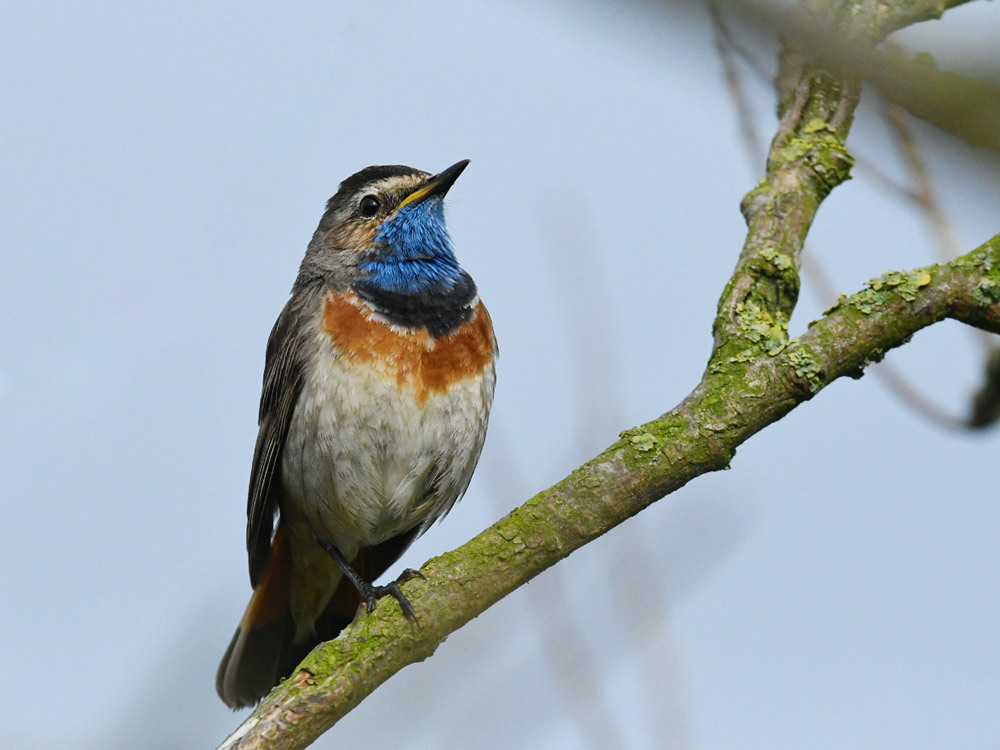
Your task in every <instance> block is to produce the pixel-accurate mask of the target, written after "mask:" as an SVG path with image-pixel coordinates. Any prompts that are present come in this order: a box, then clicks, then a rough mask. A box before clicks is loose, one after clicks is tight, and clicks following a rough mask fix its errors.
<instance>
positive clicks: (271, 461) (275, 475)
mask: <svg viewBox="0 0 1000 750" xmlns="http://www.w3.org/2000/svg"><path fill="white" fill-rule="evenodd" d="M301 302H302V300H301V299H300V298H297V297H296V296H293V297H292V298H291V299H289V300H288V304H286V305H285V308H284V309H283V310H282V311H281V315H279V316H278V320H277V321H276V322H275V324H274V328H273V329H272V330H271V336H270V338H269V339H268V341H267V356H266V359H265V363H264V388H263V391H262V393H261V396H260V413H259V415H258V425H259V427H258V432H257V445H256V447H255V448H254V452H253V467H252V468H251V470H250V493H249V497H248V498H247V555H248V556H249V558H250V583H251V585H253V586H254V587H256V586H257V584H258V583H259V582H260V579H261V577H262V576H263V574H264V569H265V568H266V566H267V561H268V558H269V556H270V552H271V533H272V531H273V529H274V517H275V514H276V513H277V512H278V509H279V508H280V505H281V503H280V495H281V452H282V449H283V447H284V445H285V437H286V436H287V435H288V425H289V424H290V423H291V420H292V413H293V412H294V411H295V403H296V402H297V401H298V398H299V393H300V392H301V390H302V381H303V370H304V367H303V363H302V357H301V349H302V346H301V335H300V332H301V330H302V326H300V325H298V324H299V322H300V319H301V318H300V316H301Z"/></svg>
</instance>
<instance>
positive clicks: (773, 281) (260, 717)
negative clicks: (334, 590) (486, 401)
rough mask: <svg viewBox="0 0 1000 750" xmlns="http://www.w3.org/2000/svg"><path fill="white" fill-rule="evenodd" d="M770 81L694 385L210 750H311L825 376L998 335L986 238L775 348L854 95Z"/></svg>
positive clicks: (386, 604) (434, 566) (824, 78)
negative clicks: (982, 332)
mask: <svg viewBox="0 0 1000 750" xmlns="http://www.w3.org/2000/svg"><path fill="white" fill-rule="evenodd" d="M948 4H954V3H953V2H952V3H948ZM839 7H840V9H841V11H843V14H842V18H841V21H840V23H842V24H847V28H848V30H851V29H854V26H853V24H855V23H861V24H863V25H864V27H863V29H855V31H854V33H862V31H863V32H864V35H865V36H867V38H869V39H875V38H879V37H880V36H881V34H882V33H883V32H884V33H888V30H891V29H892V28H898V26H899V25H901V24H900V23H899V22H897V20H896V18H895V16H893V14H892V12H891V8H890V11H886V6H885V5H884V4H878V3H874V2H868V3H867V4H866V3H864V2H862V3H856V4H848V5H842V6H839ZM914 8H919V9H920V13H917V14H916V16H919V17H921V18H926V17H932V16H936V15H939V14H940V11H941V9H942V8H941V6H940V5H939V4H935V3H929V2H926V0H924V1H921V0H906V2H903V3H901V9H900V10H899V13H900V14H901V17H902V18H905V19H906V22H907V23H908V22H912V21H913V20H918V19H917V18H916V17H914ZM873 13H874V14H875V15H874V16H873V15H872V14H873ZM873 19H874V20H873ZM873 29H874V30H875V31H873ZM875 32H877V33H875ZM779 83H780V85H781V87H782V94H783V96H782V106H781V109H780V111H781V122H780V125H779V129H778V134H777V136H776V137H775V139H774V142H773V143H772V145H771V152H770V154H769V157H768V164H767V176H766V177H765V179H764V180H763V181H762V182H761V184H760V185H758V186H757V187H756V188H754V190H752V191H751V192H750V193H749V194H748V195H747V196H746V198H745V199H744V201H743V210H744V215H745V216H746V218H747V223H748V226H749V231H748V236H747V240H746V243H745V244H744V247H743V250H742V252H741V254H740V257H739V261H738V263H737V267H736V269H735V271H734V274H733V277H732V279H731V280H730V281H729V283H728V284H727V285H726V288H725V290H724V292H723V294H722V298H721V299H720V301H719V310H718V315H717V318H716V321H715V326H714V335H715V341H714V348H713V352H712V355H711V358H710V360H709V364H708V368H707V369H706V372H705V375H704V376H703V378H702V381H701V382H700V383H699V384H698V386H697V387H696V388H695V389H694V391H693V392H692V393H691V394H690V395H689V396H688V397H687V398H686V399H685V400H684V401H682V402H681V403H680V404H679V405H678V406H676V407H675V408H674V409H672V410H671V411H669V412H667V413H666V414H664V415H662V416H661V417H658V418H657V419H654V420H652V421H651V422H647V423H646V424H644V425H641V426H640V427H636V428H634V429H631V430H626V431H625V432H623V433H622V434H621V437H620V439H619V440H618V441H617V442H615V443H614V444H613V445H612V446H610V447H609V448H608V449H607V450H605V451H604V452H603V453H601V454H600V455H598V456H597V457H595V458H594V459H592V460H591V461H588V462H587V463H586V464H584V465H583V466H581V467H580V468H579V469H577V470H576V471H574V472H573V473H572V474H570V475H569V476H568V477H566V478H565V479H563V480H562V481H561V482H559V483H558V484H556V485H554V486H552V487H550V488H549V489H547V490H545V491H543V492H540V493H539V494H537V495H535V496H534V497H533V498H531V499H530V500H528V501H527V502H526V503H524V505H522V506H521V507H519V508H517V509H516V510H514V511H513V512H512V513H510V514H509V515H508V516H506V517H505V518H503V519H501V520H500V521H498V522H497V523H495V524H493V525H492V526H491V527H490V528H488V529H486V530H485V531H484V532H482V533H481V534H479V535H478V536H476V537H475V538H474V539H472V540H470V541H469V542H467V543H466V544H464V545H463V546H461V547H459V548H458V549H456V550H453V551H451V552H448V553H446V554H444V555H441V556H440V557H436V558H432V559H431V560H428V561H427V562H426V563H425V564H424V566H423V567H422V571H423V573H424V574H425V575H426V577H427V580H424V581H419V580H415V581H411V582H409V583H407V584H405V585H406V589H407V590H406V594H407V597H408V598H409V599H410V601H411V602H412V603H413V605H414V608H415V609H416V611H417V612H418V613H419V616H420V621H419V623H418V624H416V625H415V624H414V623H412V622H410V621H407V620H406V619H405V618H404V617H403V615H402V612H401V611H400V609H399V605H398V604H397V603H396V602H395V600H392V599H388V598H386V599H383V600H382V601H381V602H380V603H379V605H378V607H377V609H376V611H375V612H374V613H373V614H371V615H370V616H367V617H359V618H358V619H356V620H355V622H354V623H352V624H351V625H350V626H349V627H348V628H346V629H345V630H344V631H343V632H342V633H341V634H340V636H339V637H337V638H336V639H334V640H332V641H329V642H326V643H323V644H321V645H320V646H318V647H317V648H316V649H314V650H313V652H312V653H311V654H309V656H308V657H306V659H305V660H304V661H303V662H302V663H301V664H300V665H299V668H298V670H297V672H296V673H295V674H294V675H292V676H291V677H290V678H289V679H288V680H286V681H285V682H283V683H282V684H280V685H278V686H277V687H276V688H275V689H274V690H273V691H272V692H271V694H270V695H268V696H267V697H266V698H265V699H264V700H263V701H262V702H261V704H260V705H259V706H258V707H257V709H256V710H255V711H254V712H253V713H252V714H251V715H250V717H248V718H247V720H246V721H244V722H243V724H241V725H240V727H239V728H237V730H236V731H235V732H234V733H233V734H232V735H231V736H230V738H229V739H228V740H227V741H226V742H225V743H223V745H222V746H220V748H219V750H227V749H229V748H241V749H243V750H246V749H248V748H268V749H269V750H284V749H291V748H303V747H306V746H308V745H309V744H311V743H312V742H313V740H315V739H316V738H317V737H318V736H319V735H320V734H322V733H323V732H324V731H326V730H327V729H329V728H330V727H331V726H333V724H334V723H336V722H337V720H339V719H340V718H341V717H342V716H344V715H345V714H347V713H348V712H349V711H351V710H352V709H353V708H354V707H355V706H356V705H358V703H360V702H361V701H362V700H363V699H364V698H365V697H366V696H367V695H369V694H370V693H371V692H372V691H373V690H375V688H377V687H378V686H379V685H380V684H382V683H383V682H384V681H385V680H387V679H388V678H389V677H391V676H392V675H393V674H395V673H396V672H398V671H399V670H400V669H402V668H403V667H405V666H406V665H408V664H412V663H414V662H418V661H422V660H423V659H426V658H427V657H428V656H430V655H431V654H433V653H434V651H435V650H436V649H437V647H438V645H439V644H440V643H441V642H443V641H444V640H445V638H446V637H447V636H448V635H449V634H450V633H452V632H453V631H455V630H457V629H458V628H460V627H462V626H463V625H465V624H466V623H467V622H468V621H469V620H471V619H472V618H474V617H476V616H478V615H479V614H481V613H483V612H484V611H486V610H487V609H488V608H489V607H490V606H491V605H493V604H494V603H495V602H497V601H498V600H500V599H501V598H503V597H504V596H506V595H507V594H509V593H511V592H512V591H514V590H515V589H516V588H518V587H519V586H521V585H523V584H524V583H526V582H528V581H529V580H531V579H532V578H534V577H535V576H537V575H538V574H539V573H541V572H542V571H543V570H545V569H546V568H548V567H549V566H551V565H553V564H555V563H556V562H558V561H559V560H561V559H563V558H565V557H567V556H568V555H569V554H570V553H572V552H573V551H574V550H576V549H578V548H579V547H581V546H583V545H584V544H586V543H587V542H589V541H592V540H594V539H596V538H597V537H599V536H600V535H601V534H604V533H605V532H607V531H608V530H610V529H612V528H614V527H615V526H617V525H618V524H620V523H622V522H623V521H625V520H626V519H628V518H630V517H632V516H634V515H635V514H636V513H638V512H639V511H641V510H642V509H643V508H645V507H647V506H648V505H650V504H651V503H653V502H654V501H656V500H658V499H659V498H661V497H664V496H665V495H668V494H669V493H671V492H673V491H675V490H677V489H679V488H680V487H683V486H684V485H685V484H687V483H688V482H689V481H691V480H692V479H694V478H695V477H697V476H700V475H702V474H704V473H706V472H710V471H716V470H719V469H724V468H727V467H728V466H729V463H730V461H731V460H732V458H733V456H734V455H735V452H736V448H737V446H739V445H740V444H741V443H743V442H744V441H745V440H747V439H748V438H749V437H751V436H752V435H754V434H755V433H756V432H758V431H759V430H761V429H763V428H764V427H766V426H767V425H769V424H772V423H773V422H775V421H777V420H779V419H781V418H782V417H784V416H785V415H786V414H787V413H788V412H789V411H791V410H792V409H793V408H795V407H796V406H797V405H798V404H800V403H802V402H803V401H806V400H808V399H810V398H812V396H813V395H815V394H816V393H818V392H819V391H820V390H821V389H822V388H824V387H825V386H826V385H828V384H829V383H831V382H833V381H834V380H836V379H837V378H839V377H842V376H844V375H849V376H851V377H859V376H860V375H861V373H862V372H863V370H864V367H865V366H866V365H867V364H868V363H869V362H872V361H877V360H878V359H880V358H881V357H882V356H884V354H885V352H886V351H888V350H889V349H891V348H893V347H895V346H899V345H900V344H902V343H905V342H906V341H908V340H909V338H910V336H912V335H913V333H915V332H916V331H918V330H920V329H921V328H923V327H925V326H928V325H931V324H933V323H935V322H937V321H939V320H942V319H943V318H947V317H950V318H954V319H956V320H961V321H964V322H966V323H969V324H971V325H974V326H978V327H981V328H984V329H986V330H991V331H995V332H1000V235H998V236H997V237H994V238H993V239H992V240H990V241H989V242H987V243H986V244H984V245H982V246H981V247H979V248H977V249H976V250H974V251H973V252H971V253H969V254H967V255H965V256H962V257H960V258H957V259H955V260H953V261H951V262H949V263H946V264H942V265H935V266H928V267H926V268H921V269H917V270H915V271H912V272H910V273H898V272H890V273H887V274H885V275H884V276H883V277H881V278H880V279H876V280H873V281H872V282H870V284H869V286H868V288H866V289H864V290H862V291H860V292H858V293H857V294H855V295H853V296H852V297H850V298H842V299H841V300H840V301H839V302H838V304H837V305H836V306H835V307H834V308H833V309H832V310H830V311H828V312H827V314H826V315H825V316H824V317H823V318H822V319H821V320H819V321H817V322H814V323H813V324H811V325H810V327H809V328H808V330H807V331H806V332H805V333H804V334H803V335H802V336H801V337H800V338H798V339H795V340H791V341H789V340H788V334H787V321H788V317H789V316H790V314H791V311H792V309H793V308H794V305H795V302H796V299H797V296H798V286H799V280H798V261H799V254H800V252H801V249H802V245H803V243H804V240H805V236H806V233H807V232H808V230H809V227H810V225H811V223H812V219H813V217H814V216H815V213H816V210H817V209H818V207H819V204H820V202H821V201H822V200H823V198H825V196H826V195H827V194H828V193H829V191H830V190H832V189H833V188H834V187H835V186H836V185H838V184H839V183H840V182H842V181H843V180H845V179H847V177H848V173H849V169H850V166H851V163H852V161H851V158H850V156H849V155H848V153H847V150H846V148H845V147H844V138H845V137H846V135H847V131H848V128H849V127H850V122H851V118H852V117H853V112H854V107H855V105H856V103H857V85H856V83H855V81H854V80H852V79H850V78H848V79H843V80H841V79H838V78H836V77H834V76H833V75H832V74H830V73H828V72H825V71H824V70H822V69H819V68H817V67H816V66H815V65H814V64H812V63H810V62H809V61H808V60H806V59H805V58H804V57H803V56H802V55H801V54H799V53H797V52H794V51H792V52H789V53H787V54H786V55H785V57H784V65H783V70H782V75H781V76H780V81H779Z"/></svg>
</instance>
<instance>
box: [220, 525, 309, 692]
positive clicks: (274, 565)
mask: <svg viewBox="0 0 1000 750" xmlns="http://www.w3.org/2000/svg"><path fill="white" fill-rule="evenodd" d="M291 575H292V559H291V552H290V549H289V546H288V538H287V537H286V535H285V532H284V529H282V528H281V527H280V526H279V527H278V530H277V532H276V533H275V535H274V541H273V543H272V545H271V558H270V561H269V562H268V566H267V569H266V570H265V572H264V577H263V578H262V579H261V582H260V583H259V584H258V585H257V588H256V589H254V592H253V596H252V597H251V598H250V603H249V604H248V605H247V609H246V612H245V613H244V615H243V619H242V620H241V621H240V626H239V627H238V628H237V629H236V633H235V634H234V635H233V640H232V641H230V643H229V648H228V649H226V655H225V656H223V657H222V663H221V664H220V665H219V672H218V674H217V675H216V678H215V689H216V690H217V691H218V692H219V697H221V698H222V700H223V701H225V703H226V705H228V706H229V707H230V708H242V707H243V706H252V705H253V704H255V703H256V702H257V701H259V700H260V699H261V698H262V697H264V696H265V695H267V693H268V691H270V689H271V688H272V687H274V686H275V685H276V684H277V683H278V681H279V680H281V678H283V677H287V676H288V675H289V674H290V673H291V671H292V670H293V669H294V668H295V666H296V665H297V664H298V663H299V662H300V661H301V660H302V659H303V658H304V657H305V656H306V654H307V653H309V650H310V649H311V648H312V646H313V645H315V644H313V643H306V644H296V643H295V642H294V639H295V622H294V620H293V619H292V611H291V607H290V606H289V601H290V591H291Z"/></svg>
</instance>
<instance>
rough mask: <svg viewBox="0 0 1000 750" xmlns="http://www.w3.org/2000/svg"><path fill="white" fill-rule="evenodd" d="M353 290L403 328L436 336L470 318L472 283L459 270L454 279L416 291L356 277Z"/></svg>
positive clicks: (447, 331)
mask: <svg viewBox="0 0 1000 750" xmlns="http://www.w3.org/2000/svg"><path fill="white" fill-rule="evenodd" d="M352 288H353V290H354V293H355V294H357V295H358V297H360V298H361V299H362V300H364V301H365V302H367V303H368V304H369V305H371V307H372V309H373V310H375V311H376V312H377V313H378V314H379V315H381V316H383V317H384V318H386V319H387V320H388V321H389V322H390V323H393V324H394V325H398V326H403V327H405V328H424V327H426V328H427V332H428V333H430V335H431V336H433V337H434V338H436V339H439V338H441V337H443V336H447V335H448V334H450V333H454V332H455V331H457V330H458V329H459V328H461V327H462V326H463V325H465V324H466V323H468V322H469V321H470V320H472V315H473V312H474V310H473V308H472V303H473V301H474V300H475V299H476V284H475V282H474V281H473V280H472V277H471V276H469V275H468V274H467V273H463V274H462V276H461V277H460V278H459V279H458V281H456V282H454V283H450V284H441V285H435V286H431V287H428V288H427V289H425V290H424V291H422V292H418V293H416V294H407V293H403V292H390V291H387V290H385V289H380V288H379V287H377V286H375V285H374V284H372V283H371V282H369V281H359V282H357V283H355V284H354V286H353V287H352Z"/></svg>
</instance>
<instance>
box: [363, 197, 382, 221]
mask: <svg viewBox="0 0 1000 750" xmlns="http://www.w3.org/2000/svg"><path fill="white" fill-rule="evenodd" d="M358 208H359V209H360V211H361V216H362V218H364V219H370V218H372V217H373V216H375V214H377V213H378V210H379V208H380V204H379V202H378V198H376V197H375V196H374V195H366V196H365V197H364V198H362V199H361V205H360V206H359V207H358Z"/></svg>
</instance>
